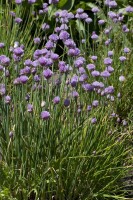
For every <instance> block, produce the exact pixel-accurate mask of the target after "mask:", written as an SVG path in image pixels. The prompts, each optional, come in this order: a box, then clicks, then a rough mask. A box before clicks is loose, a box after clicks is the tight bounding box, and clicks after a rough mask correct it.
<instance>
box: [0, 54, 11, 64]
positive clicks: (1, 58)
mask: <svg viewBox="0 0 133 200" xmlns="http://www.w3.org/2000/svg"><path fill="white" fill-rule="evenodd" d="M0 63H1V64H2V65H4V66H9V64H10V58H8V57H6V56H5V55H1V56H0Z"/></svg>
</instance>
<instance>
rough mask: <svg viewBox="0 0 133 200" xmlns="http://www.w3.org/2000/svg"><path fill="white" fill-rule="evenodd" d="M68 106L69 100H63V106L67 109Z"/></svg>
mask: <svg viewBox="0 0 133 200" xmlns="http://www.w3.org/2000/svg"><path fill="white" fill-rule="evenodd" d="M69 105H70V100H69V99H65V100H64V106H65V107H68V106H69Z"/></svg>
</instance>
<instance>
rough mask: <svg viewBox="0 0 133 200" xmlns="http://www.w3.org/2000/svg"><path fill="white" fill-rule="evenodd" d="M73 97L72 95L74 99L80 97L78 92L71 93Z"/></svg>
mask: <svg viewBox="0 0 133 200" xmlns="http://www.w3.org/2000/svg"><path fill="white" fill-rule="evenodd" d="M71 95H72V97H74V98H77V97H79V93H78V92H77V91H73V92H72V93H71Z"/></svg>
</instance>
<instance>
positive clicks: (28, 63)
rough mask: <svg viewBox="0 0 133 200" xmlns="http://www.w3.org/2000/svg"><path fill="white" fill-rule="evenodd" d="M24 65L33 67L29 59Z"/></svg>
mask: <svg viewBox="0 0 133 200" xmlns="http://www.w3.org/2000/svg"><path fill="white" fill-rule="evenodd" d="M24 65H26V66H31V65H32V61H31V60H30V59H27V60H25V61H24Z"/></svg>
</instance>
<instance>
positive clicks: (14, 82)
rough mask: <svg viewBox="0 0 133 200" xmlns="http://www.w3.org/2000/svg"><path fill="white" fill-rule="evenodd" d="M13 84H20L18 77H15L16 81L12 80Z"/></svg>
mask: <svg viewBox="0 0 133 200" xmlns="http://www.w3.org/2000/svg"><path fill="white" fill-rule="evenodd" d="M13 84H14V85H19V84H20V77H17V78H16V79H14V81H13Z"/></svg>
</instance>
